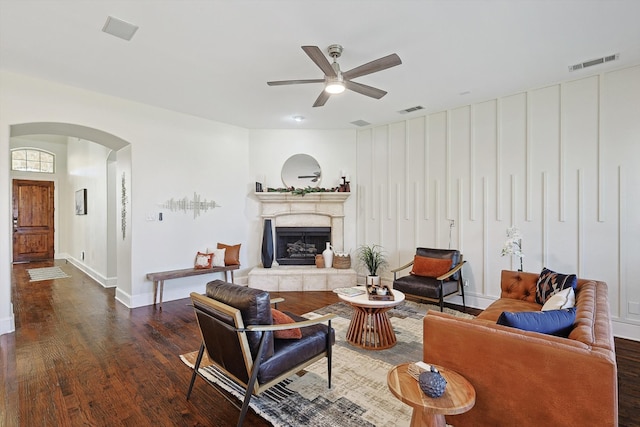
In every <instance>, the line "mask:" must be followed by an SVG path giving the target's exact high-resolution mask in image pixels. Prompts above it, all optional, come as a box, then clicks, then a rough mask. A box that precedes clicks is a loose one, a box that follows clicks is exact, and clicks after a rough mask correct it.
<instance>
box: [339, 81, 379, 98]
mask: <svg viewBox="0 0 640 427" xmlns="http://www.w3.org/2000/svg"><path fill="white" fill-rule="evenodd" d="M344 85H345V87H346V88H347V89H350V90H352V91H354V92H358V93H361V94H362V95H366V96H370V97H371V98H375V99H380V98H382V97H383V96H385V95H386V94H387V92H385V91H384V90H382V89H378V88H375V87H372V86H367V85H363V84H362V83H356V82H352V81H348V80H347V81H345V82H344Z"/></svg>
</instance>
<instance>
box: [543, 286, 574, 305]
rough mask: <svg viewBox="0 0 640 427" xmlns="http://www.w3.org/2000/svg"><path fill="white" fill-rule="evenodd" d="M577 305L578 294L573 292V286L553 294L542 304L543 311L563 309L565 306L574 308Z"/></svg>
mask: <svg viewBox="0 0 640 427" xmlns="http://www.w3.org/2000/svg"><path fill="white" fill-rule="evenodd" d="M575 305H576V294H575V292H573V288H567V289H563V290H561V291H560V292H558V293H556V294H553V295H552V296H551V297H550V298H549V299H548V300H547V302H545V303H544V305H543V306H542V311H549V310H562V309H564V308H573V307H574V306H575Z"/></svg>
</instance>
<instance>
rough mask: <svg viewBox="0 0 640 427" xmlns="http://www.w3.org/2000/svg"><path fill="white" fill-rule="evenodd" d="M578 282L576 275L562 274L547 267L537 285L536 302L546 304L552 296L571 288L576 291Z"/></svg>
mask: <svg viewBox="0 0 640 427" xmlns="http://www.w3.org/2000/svg"><path fill="white" fill-rule="evenodd" d="M577 282H578V279H577V277H576V275H575V274H560V273H556V272H555V271H551V270H549V269H548V268H546V267H545V268H543V269H542V272H541V273H540V276H539V277H538V281H537V283H536V302H537V303H538V304H544V303H545V302H547V300H548V299H549V298H551V296H553V295H554V294H556V293H558V292H560V291H561V290H563V289H566V288H569V287H571V288H573V289H574V290H575V289H576V285H577Z"/></svg>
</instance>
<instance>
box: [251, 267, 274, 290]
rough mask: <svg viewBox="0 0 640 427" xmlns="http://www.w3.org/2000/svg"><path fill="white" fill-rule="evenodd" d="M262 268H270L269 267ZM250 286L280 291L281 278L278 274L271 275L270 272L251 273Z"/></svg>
mask: <svg viewBox="0 0 640 427" xmlns="http://www.w3.org/2000/svg"><path fill="white" fill-rule="evenodd" d="M261 270H268V269H267V268H265V269H261ZM248 285H249V287H250V288H256V289H262V290H263V291H268V292H278V291H279V280H278V276H275V275H269V274H254V275H252V274H251V273H249V283H248Z"/></svg>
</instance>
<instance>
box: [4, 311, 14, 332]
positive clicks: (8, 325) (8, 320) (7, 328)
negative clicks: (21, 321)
mask: <svg viewBox="0 0 640 427" xmlns="http://www.w3.org/2000/svg"><path fill="white" fill-rule="evenodd" d="M15 330H16V322H15V318H14V316H13V313H11V316H9V317H5V318H3V319H0V335H4V334H10V333H11V332H14V331H15Z"/></svg>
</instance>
